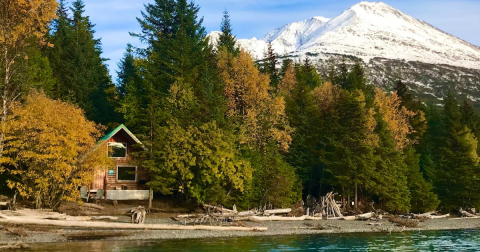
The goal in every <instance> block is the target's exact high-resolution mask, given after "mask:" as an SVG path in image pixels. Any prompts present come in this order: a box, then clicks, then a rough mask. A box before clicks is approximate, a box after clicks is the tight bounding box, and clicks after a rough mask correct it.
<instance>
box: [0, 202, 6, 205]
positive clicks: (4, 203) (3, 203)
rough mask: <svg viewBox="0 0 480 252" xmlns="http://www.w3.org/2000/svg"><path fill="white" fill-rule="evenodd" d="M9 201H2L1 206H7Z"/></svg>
mask: <svg viewBox="0 0 480 252" xmlns="http://www.w3.org/2000/svg"><path fill="white" fill-rule="evenodd" d="M7 204H8V202H0V206H6V205H7Z"/></svg>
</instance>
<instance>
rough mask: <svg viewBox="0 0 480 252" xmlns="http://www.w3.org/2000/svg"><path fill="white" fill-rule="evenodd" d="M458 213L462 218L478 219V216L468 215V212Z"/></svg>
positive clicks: (461, 211)
mask: <svg viewBox="0 0 480 252" xmlns="http://www.w3.org/2000/svg"><path fill="white" fill-rule="evenodd" d="M460 213H461V214H462V217H468V218H478V217H479V216H478V215H475V214H472V213H469V212H467V211H464V210H460Z"/></svg>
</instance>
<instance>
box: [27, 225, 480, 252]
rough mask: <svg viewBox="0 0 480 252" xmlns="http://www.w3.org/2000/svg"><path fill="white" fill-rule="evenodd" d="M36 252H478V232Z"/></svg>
mask: <svg viewBox="0 0 480 252" xmlns="http://www.w3.org/2000/svg"><path fill="white" fill-rule="evenodd" d="M28 251H37V252H40V251H41V252H53V251H62V252H63V251H69V252H70V251H74V252H87V251H92V252H106V251H112V252H139V251H162V252H163V251H199V252H207V251H272V252H273V251H480V230H456V231H415V232H404V233H392V234H388V233H374V234H371V233H361V234H328V235H325V234H322V235H302V236H271V237H240V238H211V239H188V240H158V241H93V242H70V243H51V244H38V245H34V246H32V249H31V250H28Z"/></svg>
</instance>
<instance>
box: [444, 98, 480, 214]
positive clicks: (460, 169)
mask: <svg viewBox="0 0 480 252" xmlns="http://www.w3.org/2000/svg"><path fill="white" fill-rule="evenodd" d="M461 118H462V115H461V113H460V109H459V106H458V103H457V101H456V99H455V98H454V97H453V95H452V94H451V93H449V94H448V95H447V96H446V97H445V100H444V114H443V121H444V128H443V130H442V134H441V136H442V137H443V145H441V146H440V160H439V163H440V167H439V170H438V174H437V176H436V182H435V187H436V189H437V191H438V195H439V198H440V200H441V206H442V208H443V209H444V210H447V211H451V210H456V209H458V207H463V208H465V207H476V206H479V205H480V197H479V196H478V195H480V194H479V189H478V187H477V186H476V185H477V184H478V181H479V178H480V166H479V165H478V163H479V160H480V159H479V157H478V155H477V139H476V138H475V135H474V134H473V133H472V132H471V130H470V129H469V128H468V127H467V126H466V125H463V124H462V123H461Z"/></svg>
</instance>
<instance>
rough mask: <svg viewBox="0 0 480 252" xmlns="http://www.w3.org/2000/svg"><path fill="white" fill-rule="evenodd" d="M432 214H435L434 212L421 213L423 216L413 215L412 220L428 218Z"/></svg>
mask: <svg viewBox="0 0 480 252" xmlns="http://www.w3.org/2000/svg"><path fill="white" fill-rule="evenodd" d="M433 214H435V212H433V211H432V212H426V213H423V214H414V215H413V217H414V218H430V216H432V215H433Z"/></svg>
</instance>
